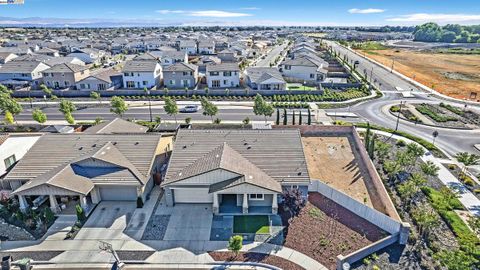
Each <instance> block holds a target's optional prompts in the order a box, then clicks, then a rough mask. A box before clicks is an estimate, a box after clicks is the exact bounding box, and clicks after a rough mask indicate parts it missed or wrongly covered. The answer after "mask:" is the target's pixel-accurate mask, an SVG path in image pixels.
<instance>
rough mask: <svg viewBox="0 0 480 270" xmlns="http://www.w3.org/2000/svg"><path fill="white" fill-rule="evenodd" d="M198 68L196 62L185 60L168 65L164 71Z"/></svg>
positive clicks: (193, 69) (194, 69)
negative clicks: (189, 62) (191, 62)
mask: <svg viewBox="0 0 480 270" xmlns="http://www.w3.org/2000/svg"><path fill="white" fill-rule="evenodd" d="M196 70H198V67H197V66H196V65H194V64H187V63H184V62H178V63H175V64H173V65H171V66H168V67H166V68H165V69H164V70H163V72H166V71H167V72H168V71H170V72H174V71H196Z"/></svg>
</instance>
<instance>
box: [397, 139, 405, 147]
mask: <svg viewBox="0 0 480 270" xmlns="http://www.w3.org/2000/svg"><path fill="white" fill-rule="evenodd" d="M405 145H407V144H406V143H405V141H404V140H398V141H397V146H398V147H404V146H405Z"/></svg>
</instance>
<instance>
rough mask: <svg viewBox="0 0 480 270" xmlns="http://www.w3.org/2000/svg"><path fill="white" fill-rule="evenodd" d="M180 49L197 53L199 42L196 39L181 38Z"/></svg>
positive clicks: (189, 52) (189, 53)
mask: <svg viewBox="0 0 480 270" xmlns="http://www.w3.org/2000/svg"><path fill="white" fill-rule="evenodd" d="M178 47H179V48H180V51H182V52H186V53H187V54H188V55H196V54H197V42H196V41H195V40H189V39H186V40H180V43H179V46H178Z"/></svg>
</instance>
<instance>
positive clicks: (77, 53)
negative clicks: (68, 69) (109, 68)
mask: <svg viewBox="0 0 480 270" xmlns="http://www.w3.org/2000/svg"><path fill="white" fill-rule="evenodd" d="M67 56H73V57H77V58H78V59H80V60H82V61H83V62H85V64H100V63H101V61H102V58H103V57H105V52H104V51H101V50H97V49H93V48H83V49H75V50H73V51H72V52H71V53H69V54H68V55H67Z"/></svg>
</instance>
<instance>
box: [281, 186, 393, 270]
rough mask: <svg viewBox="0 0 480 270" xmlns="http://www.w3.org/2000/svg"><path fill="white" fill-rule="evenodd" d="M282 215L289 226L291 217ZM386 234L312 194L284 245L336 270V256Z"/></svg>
mask: <svg viewBox="0 0 480 270" xmlns="http://www.w3.org/2000/svg"><path fill="white" fill-rule="evenodd" d="M279 213H280V215H281V217H282V220H283V222H284V224H287V223H288V221H287V220H288V217H289V215H288V214H286V213H285V212H284V211H283V210H281V211H280V212H279ZM387 235H388V233H386V232H384V231H383V230H381V229H380V228H378V227H377V226H375V225H373V224H371V223H369V222H368V221H366V220H365V219H362V218H360V217H359V216H357V215H355V214H354V213H352V212H350V211H349V210H347V209H345V208H343V207H342V206H340V205H338V204H337V203H335V202H334V201H332V200H329V199H327V198H326V197H324V196H322V195H321V194H320V193H309V196H308V203H307V205H306V206H305V207H304V208H303V209H302V210H301V211H300V214H299V215H298V216H296V217H294V218H292V219H291V220H290V222H289V223H288V227H287V228H286V232H285V244H284V246H286V247H289V248H292V249H295V250H297V251H299V252H302V253H304V254H306V255H308V256H310V257H311V258H313V259H315V260H317V261H318V262H320V263H321V264H323V265H325V266H326V267H328V268H329V269H335V263H336V257H337V255H340V254H342V255H348V254H350V253H352V252H353V251H356V250H358V249H360V248H363V247H365V246H367V245H369V244H371V243H373V242H375V241H378V240H380V239H382V238H383V237H386V236H387Z"/></svg>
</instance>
